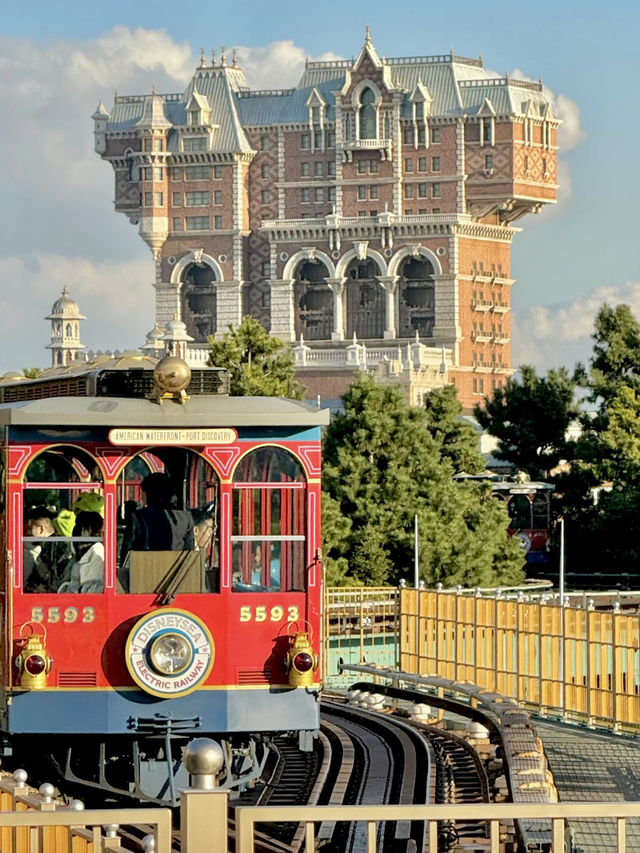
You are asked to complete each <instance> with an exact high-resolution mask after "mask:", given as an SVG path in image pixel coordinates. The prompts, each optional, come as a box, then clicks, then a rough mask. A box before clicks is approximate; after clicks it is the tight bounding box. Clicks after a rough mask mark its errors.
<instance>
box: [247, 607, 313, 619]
mask: <svg viewBox="0 0 640 853" xmlns="http://www.w3.org/2000/svg"><path fill="white" fill-rule="evenodd" d="M285 617H286V619H287V622H295V621H296V620H297V619H298V618H299V617H300V613H299V611H298V608H297V607H294V606H289V607H281V606H280V605H279V604H276V605H275V606H274V607H241V608H240V621H241V622H282V620H283V619H284V618H285Z"/></svg>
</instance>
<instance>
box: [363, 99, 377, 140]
mask: <svg viewBox="0 0 640 853" xmlns="http://www.w3.org/2000/svg"><path fill="white" fill-rule="evenodd" d="M375 102H376V96H375V94H374V93H373V90H372V89H369V87H367V88H366V89H363V90H362V94H361V95H360V139H377V138H378V127H377V124H378V111H377V110H376V107H375Z"/></svg>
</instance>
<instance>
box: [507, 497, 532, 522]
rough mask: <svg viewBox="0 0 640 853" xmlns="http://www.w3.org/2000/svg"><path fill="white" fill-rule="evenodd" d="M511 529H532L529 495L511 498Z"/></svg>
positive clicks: (509, 505) (509, 507)
mask: <svg viewBox="0 0 640 853" xmlns="http://www.w3.org/2000/svg"><path fill="white" fill-rule="evenodd" d="M508 509H509V517H510V521H509V529H510V530H530V529H531V501H530V500H529V498H528V496H527V495H512V496H511V497H510V498H509V504H508Z"/></svg>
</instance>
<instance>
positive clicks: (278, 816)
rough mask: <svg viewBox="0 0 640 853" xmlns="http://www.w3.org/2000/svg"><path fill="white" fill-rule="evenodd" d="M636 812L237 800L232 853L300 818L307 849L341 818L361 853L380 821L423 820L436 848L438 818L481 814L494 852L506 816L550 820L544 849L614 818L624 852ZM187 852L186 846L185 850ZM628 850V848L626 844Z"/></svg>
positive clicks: (560, 847)
mask: <svg viewBox="0 0 640 853" xmlns="http://www.w3.org/2000/svg"><path fill="white" fill-rule="evenodd" d="M639 817H640V803H629V802H622V803H617V802H610V803H567V802H562V803H553V804H549V803H542V804H538V803H526V804H524V803H483V804H464V805H402V806H400V805H384V806H381V805H375V806H345V805H341V806H243V807H241V808H238V809H236V853H253V850H254V830H255V825H256V824H257V823H281V822H284V821H288V822H292V821H295V822H296V823H298V822H302V823H304V824H305V826H306V847H305V850H306V851H307V853H314V851H315V850H316V849H317V848H316V846H315V842H314V837H313V836H314V823H320V822H322V821H347V822H358V821H364V822H366V823H367V850H366V853H376V850H377V849H378V848H377V846H376V834H377V826H378V823H379V822H380V821H427V823H428V837H429V849H430V850H437V849H438V821H462V820H480V821H481V820H484V821H487V822H488V823H489V830H490V835H489V840H490V845H491V846H490V848H489V849H490V853H499V850H500V825H501V823H509V822H512V821H520V822H522V821H523V820H525V821H526V820H534V821H550V822H551V848H550V850H549V853H564V851H565V821H566V820H571V819H575V818H579V819H580V820H602V819H603V818H613V819H615V820H616V821H617V844H616V853H627V850H628V848H627V844H626V830H627V823H626V822H627V820H628V819H629V818H639ZM186 853H189V851H186ZM629 853H631V849H630V848H629Z"/></svg>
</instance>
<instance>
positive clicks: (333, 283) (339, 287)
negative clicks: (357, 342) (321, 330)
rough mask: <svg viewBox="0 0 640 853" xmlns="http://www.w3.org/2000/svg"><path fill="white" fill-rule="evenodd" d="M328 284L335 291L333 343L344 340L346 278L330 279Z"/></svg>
mask: <svg viewBox="0 0 640 853" xmlns="http://www.w3.org/2000/svg"><path fill="white" fill-rule="evenodd" d="M326 282H327V284H328V285H329V287H330V288H331V290H332V291H333V330H332V332H331V340H332V341H343V340H344V285H345V282H346V278H328V279H326Z"/></svg>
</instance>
